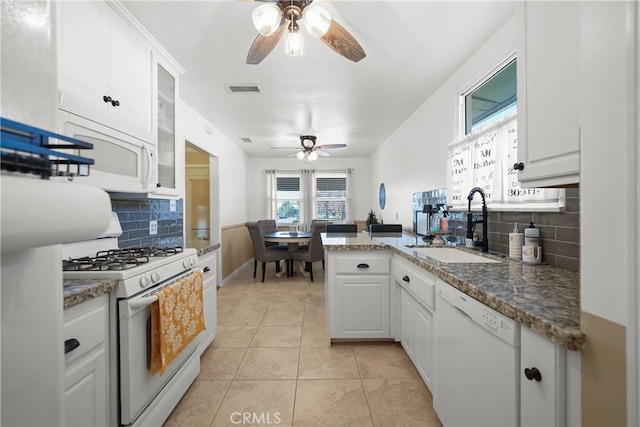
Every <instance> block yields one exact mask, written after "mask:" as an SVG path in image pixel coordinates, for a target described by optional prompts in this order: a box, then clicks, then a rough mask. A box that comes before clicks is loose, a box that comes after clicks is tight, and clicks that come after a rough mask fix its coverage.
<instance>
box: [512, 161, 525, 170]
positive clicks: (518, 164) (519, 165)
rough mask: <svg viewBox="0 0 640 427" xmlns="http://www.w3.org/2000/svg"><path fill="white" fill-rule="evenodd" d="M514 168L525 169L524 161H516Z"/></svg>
mask: <svg viewBox="0 0 640 427" xmlns="http://www.w3.org/2000/svg"><path fill="white" fill-rule="evenodd" d="M513 169H514V170H517V171H523V170H524V163H522V162H520V163H514V164H513Z"/></svg>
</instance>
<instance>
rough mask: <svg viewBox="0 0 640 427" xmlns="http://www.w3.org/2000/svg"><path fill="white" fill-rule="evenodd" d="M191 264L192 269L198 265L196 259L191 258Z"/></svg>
mask: <svg viewBox="0 0 640 427" xmlns="http://www.w3.org/2000/svg"><path fill="white" fill-rule="evenodd" d="M189 264H190V265H191V267H193V266H194V265H196V259H195V258H193V257H191V258H189Z"/></svg>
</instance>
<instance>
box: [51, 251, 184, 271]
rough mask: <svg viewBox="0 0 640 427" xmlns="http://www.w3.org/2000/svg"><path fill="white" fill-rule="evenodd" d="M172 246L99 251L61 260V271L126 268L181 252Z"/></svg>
mask: <svg viewBox="0 0 640 427" xmlns="http://www.w3.org/2000/svg"><path fill="white" fill-rule="evenodd" d="M182 251H183V249H182V247H181V246H176V247H173V248H155V247H140V248H127V249H110V250H106V251H99V252H98V253H96V256H95V257H82V258H75V259H72V258H70V259H68V260H63V261H62V270H63V271H106V270H127V269H129V268H134V267H137V266H139V265H142V264H146V263H148V262H149V258H151V257H168V256H171V255H175V254H177V253H180V252H182Z"/></svg>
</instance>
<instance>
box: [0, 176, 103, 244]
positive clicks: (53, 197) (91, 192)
mask: <svg viewBox="0 0 640 427" xmlns="http://www.w3.org/2000/svg"><path fill="white" fill-rule="evenodd" d="M0 179H1V181H2V184H1V187H2V196H1V200H2V209H1V212H2V217H1V218H0V224H1V225H2V228H1V239H0V243H1V244H2V246H1V251H2V253H5V252H14V251H19V250H23V249H28V248H35V247H40V246H49V245H55V244H60V243H71V242H79V241H82V240H91V239H95V238H96V237H98V236H99V235H101V234H102V233H103V232H104V231H105V230H106V229H107V227H108V226H109V222H110V220H111V200H110V199H109V195H108V194H107V193H106V192H105V191H103V190H101V189H99V188H97V187H91V186H87V185H80V184H70V183H65V182H51V181H48V180H43V179H37V178H31V177H21V176H14V175H2V176H1V177H0Z"/></svg>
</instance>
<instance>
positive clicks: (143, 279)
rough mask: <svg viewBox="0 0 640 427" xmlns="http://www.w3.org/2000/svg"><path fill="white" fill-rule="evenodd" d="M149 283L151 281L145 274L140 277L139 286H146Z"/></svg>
mask: <svg viewBox="0 0 640 427" xmlns="http://www.w3.org/2000/svg"><path fill="white" fill-rule="evenodd" d="M150 284H151V282H149V278H148V277H147V276H142V277H141V278H140V286H141V287H143V288H146V287H147V286H149V285H150Z"/></svg>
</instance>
